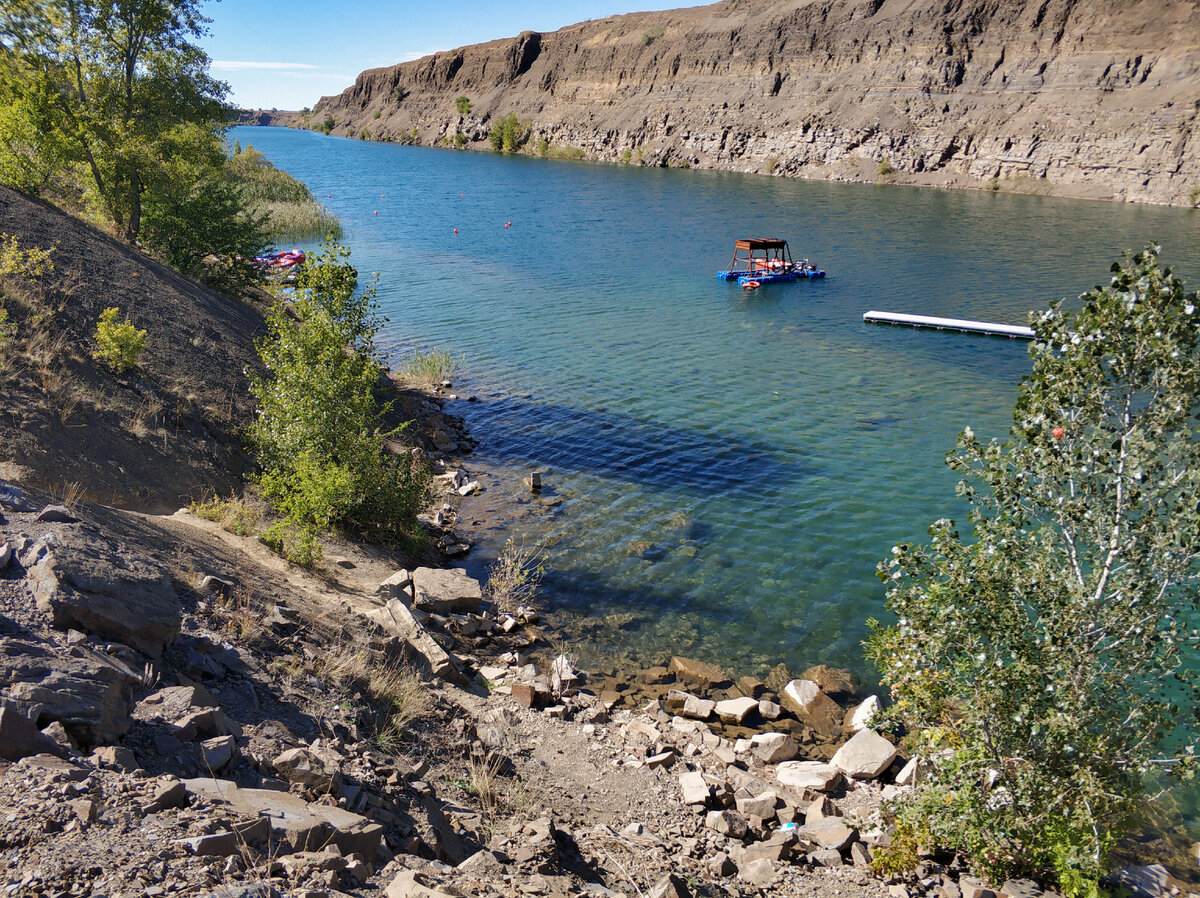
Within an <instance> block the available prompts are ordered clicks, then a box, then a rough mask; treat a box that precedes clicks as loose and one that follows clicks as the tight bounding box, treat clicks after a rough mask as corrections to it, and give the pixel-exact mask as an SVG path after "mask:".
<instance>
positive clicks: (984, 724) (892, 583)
mask: <svg viewBox="0 0 1200 898" xmlns="http://www.w3.org/2000/svg"><path fill="white" fill-rule="evenodd" d="M1197 305H1198V300H1197V295H1196V294H1195V293H1190V294H1189V293H1186V292H1185V290H1184V286H1183V284H1182V283H1181V282H1180V281H1179V280H1178V279H1176V278H1175V277H1174V276H1173V275H1172V274H1171V273H1170V270H1169V269H1167V268H1163V267H1162V266H1161V265H1160V264H1159V260H1158V248H1157V247H1155V246H1150V247H1148V248H1147V249H1146V250H1144V251H1143V252H1141V253H1138V254H1137V255H1135V256H1132V257H1129V256H1127V257H1126V258H1125V259H1124V260H1123V261H1122V262H1119V263H1117V264H1115V265H1114V266H1113V277H1112V279H1111V282H1110V283H1109V284H1108V285H1107V286H1103V287H1097V288H1095V289H1094V290H1092V291H1090V292H1088V293H1085V294H1084V295H1083V296H1082V297H1080V300H1079V303H1078V308H1068V307H1067V306H1066V305H1065V304H1064V303H1062V302H1058V303H1054V304H1053V305H1052V306H1051V307H1050V308H1049V309H1048V310H1047V311H1045V312H1043V313H1041V314H1040V315H1036V316H1031V318H1032V321H1031V323H1032V326H1033V328H1034V331H1035V334H1036V339H1035V342H1034V344H1033V346H1032V349H1031V354H1032V356H1033V367H1032V373H1031V374H1030V376H1029V377H1028V378H1027V379H1026V380H1025V381H1024V382H1023V384H1022V386H1021V389H1020V393H1019V398H1018V400H1017V404H1016V408H1015V411H1014V422H1015V423H1014V426H1013V428H1012V430H1011V433H1010V439H1009V440H1008V441H1007V442H1006V443H1004V444H998V443H996V442H994V441H993V442H990V443H982V442H980V441H979V440H978V439H977V438H976V437H975V436H974V434H972V433H971V431H970V430H967V431H965V432H964V433H963V434H962V435H961V436H960V438H959V440H958V448H957V451H956V452H954V453H952V454H951V455H950V456H949V457H948V459H947V463H948V464H949V466H950V467H951V468H952V469H953V470H955V471H958V472H960V473H962V474H963V475H964V479H963V480H962V482H961V483H960V484H959V488H958V492H959V495H961V496H963V497H965V498H966V500H967V501H968V502H969V503H970V506H971V510H970V514H969V521H970V524H971V528H972V530H973V537H972V538H970V539H968V538H964V537H963V536H962V535H961V534H960V533H959V532H958V530H957V529H956V528H955V526H954V524H953V522H951V521H949V520H940V521H937V522H936V523H934V524H933V525H932V527H931V528H930V531H929V532H930V536H931V538H932V540H931V542H930V544H929V545H927V546H907V545H905V546H896V547H895V548H894V549H893V550H892V552H893V557H892V558H891V560H889V561H888V562H886V563H884V564H882V565H880V577H881V579H883V580H885V581H886V583H887V584H888V586H887V591H888V596H887V603H888V607H889V608H890V609H891V610H892V611H893V612H894V613H895V614H896V616H897V618H898V623H896V624H895V625H894V626H893V627H890V628H887V629H882V628H878V626H877V625H876V633H875V635H874V636H873V637H872V639H871V640H870V641H869V645H868V648H869V653H870V655H871V656H872V657H873V659H874V660H875V661H876V662H877V663H878V665H879V667H880V670H881V671H882V672H883V679H884V682H885V683H886V684H888V685H889V686H890V687H891V689H892V694H893V696H894V698H895V706H894V714H895V716H896V717H898V718H899V719H900V720H902V721H904V722H906V723H907V724H908V725H910V726H912V727H913V728H915V730H916V736H915V739H916V751H917V754H918V755H919V756H922V757H924V758H925V759H926V760H927V762H928V763H929V765H930V770H931V773H930V779H929V783H928V786H927V787H926V788H924V789H921V790H919V791H918V792H917V793H915V796H914V797H912V798H910V799H908V800H907V801H905V802H903V803H902V804H901V805H900V806H899V816H900V821H901V832H902V833H903V834H905V835H906V836H907V840H908V841H909V842H910V844H911V841H912V840H913V839H916V840H918V841H922V842H925V843H929V842H935V843H940V844H942V845H946V846H949V847H951V848H955V849H958V850H962V851H965V852H968V853H969V855H970V857H971V859H972V862H973V863H974V864H975V865H976V866H977V867H979V868H980V869H982V870H983V871H984V872H986V873H988V874H990V875H993V876H997V877H1002V876H1005V875H1009V874H1011V873H1013V872H1022V871H1023V872H1033V873H1039V874H1043V875H1052V876H1054V877H1056V878H1057V879H1058V882H1059V885H1060V887H1061V888H1062V889H1063V890H1065V891H1067V892H1069V893H1073V894H1088V893H1094V891H1095V888H1096V882H1097V879H1098V877H1099V876H1100V875H1101V873H1102V872H1103V870H1104V865H1105V858H1106V853H1107V851H1108V849H1109V848H1110V847H1111V846H1112V844H1113V842H1114V840H1115V839H1117V838H1118V837H1119V836H1120V835H1121V834H1122V833H1123V832H1124V831H1125V829H1126V827H1127V825H1128V823H1129V819H1130V813H1131V811H1132V810H1134V808H1135V807H1136V806H1137V804H1138V802H1139V801H1140V800H1142V798H1143V795H1144V787H1145V781H1146V778H1147V777H1148V776H1151V775H1152V774H1153V772H1154V771H1158V770H1170V769H1174V770H1176V771H1177V772H1190V770H1191V763H1190V761H1191V758H1192V756H1193V752H1194V746H1193V745H1192V744H1190V741H1191V739H1192V734H1191V733H1185V732H1183V731H1182V730H1181V729H1180V725H1181V724H1183V723H1184V722H1185V720H1186V719H1187V718H1190V711H1189V713H1188V714H1187V715H1185V714H1184V709H1191V708H1193V707H1195V704H1194V703H1195V699H1196V698H1197V682H1196V676H1195V671H1196V670H1197V653H1196V648H1197V633H1196V631H1195V630H1193V629H1189V624H1194V622H1195V616H1194V614H1195V611H1196V610H1197V605H1198V598H1197V595H1198V594H1197V578H1198V576H1200V506H1198V505H1197V500H1196V496H1197V495H1200V441H1198V440H1197V433H1196V429H1197V413H1198V412H1200V344H1198V340H1200V327H1198V325H1200V317H1198V316H1197Z"/></svg>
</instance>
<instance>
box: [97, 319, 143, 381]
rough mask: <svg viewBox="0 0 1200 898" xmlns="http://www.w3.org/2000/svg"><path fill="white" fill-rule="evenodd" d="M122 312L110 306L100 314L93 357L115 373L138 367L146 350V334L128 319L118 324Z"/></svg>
mask: <svg viewBox="0 0 1200 898" xmlns="http://www.w3.org/2000/svg"><path fill="white" fill-rule="evenodd" d="M119 314H120V311H119V310H118V309H117V307H116V306H110V307H109V308H107V309H105V310H104V311H103V312H101V313H100V319H99V320H98V321H97V322H96V334H95V340H96V349H95V350H94V351H93V352H92V357H93V358H97V359H99V360H100V361H102V362H104V363H105V364H106V365H108V366H109V367H110V368H112V369H113V370H114V371H117V372H118V373H124V372H126V371H130V370H132V369H133V368H136V367H137V366H138V360H139V359H140V358H141V357H142V353H143V352H144V351H145V350H146V332H145V331H144V330H138V329H137V328H135V327H134V326H133V325H132V324H130V323H129V319H126V320H125V321H124V322H123V323H121V324H118V323H117V315H119Z"/></svg>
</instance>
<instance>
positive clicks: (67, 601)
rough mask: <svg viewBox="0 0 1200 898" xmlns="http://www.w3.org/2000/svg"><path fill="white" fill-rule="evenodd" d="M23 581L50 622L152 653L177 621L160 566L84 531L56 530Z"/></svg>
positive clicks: (167, 579)
mask: <svg viewBox="0 0 1200 898" xmlns="http://www.w3.org/2000/svg"><path fill="white" fill-rule="evenodd" d="M26 583H27V585H28V587H29V590H30V591H31V592H32V593H33V597H34V601H35V602H36V603H37V607H38V609H39V610H40V611H42V612H43V613H45V614H48V615H49V616H50V618H51V622H52V623H53V625H54V626H55V627H58V628H59V629H63V630H66V629H69V628H71V627H75V628H77V629H80V630H84V631H86V632H88V633H97V634H99V635H101V636H106V637H108V638H110V639H114V640H116V641H118V642H123V643H125V645H129V646H132V647H133V648H135V649H139V650H141V651H143V652H145V653H146V654H147V655H150V656H151V657H153V658H158V657H159V656H161V655H162V650H163V648H164V647H165V646H166V645H167V644H168V643H170V641H171V640H172V639H174V638H175V636H176V634H177V633H178V632H179V627H180V624H181V622H182V615H181V612H180V610H179V597H178V595H176V593H175V588H174V587H173V586H172V585H171V578H170V576H169V575H168V574H167V573H166V572H165V571H163V569H162V568H160V567H158V565H156V564H154V563H152V562H151V561H150V560H149V559H148V558H146V557H144V556H142V555H140V554H139V553H137V552H134V551H131V550H130V549H127V548H125V547H122V546H118V545H117V544H116V543H114V542H111V541H109V540H108V539H106V538H105V537H103V536H101V535H100V534H97V533H93V532H90V531H88V530H83V529H79V528H64V529H63V530H61V531H56V533H55V539H54V540H53V542H47V543H46V552H45V554H44V555H42V556H41V558H40V560H39V561H38V562H37V564H35V565H34V566H33V567H32V569H30V570H29V571H28V573H27V574H26Z"/></svg>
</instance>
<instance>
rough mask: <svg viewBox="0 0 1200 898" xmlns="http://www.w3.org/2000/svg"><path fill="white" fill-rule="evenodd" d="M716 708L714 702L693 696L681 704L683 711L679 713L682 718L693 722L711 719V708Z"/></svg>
mask: <svg viewBox="0 0 1200 898" xmlns="http://www.w3.org/2000/svg"><path fill="white" fill-rule="evenodd" d="M716 706H717V703H716V702H713V701H709V700H708V699H706V698H700V697H698V696H695V695H689V696H688V697H687V700H686V701H685V702H684V703H683V711H682V712H681V713H682V714H683V716H684V717H691V718H692V719H693V720H708V718H710V717H712V712H713V708H715V707H716Z"/></svg>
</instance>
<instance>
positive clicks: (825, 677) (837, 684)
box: [800, 664, 858, 700]
mask: <svg viewBox="0 0 1200 898" xmlns="http://www.w3.org/2000/svg"><path fill="white" fill-rule="evenodd" d="M800 679H802V680H812V681H813V682H814V683H816V684H817V686H818V687H820V690H821V691H822V692H824V693H825V694H826V695H831V696H837V697H838V698H841V699H843V700H845V699H848V698H850V697H851V696H852V695H854V692H855V690H856V689H858V682H857V681H856V680H855V679H854V674H852V673H850V671H848V670H845V669H844V668H841V667H830V666H828V665H827V664H818V665H816V666H815V667H810V668H809V669H808V670H806V671H805V672H804V673H802V674H800Z"/></svg>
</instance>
